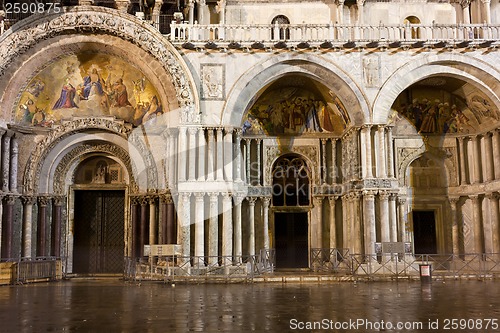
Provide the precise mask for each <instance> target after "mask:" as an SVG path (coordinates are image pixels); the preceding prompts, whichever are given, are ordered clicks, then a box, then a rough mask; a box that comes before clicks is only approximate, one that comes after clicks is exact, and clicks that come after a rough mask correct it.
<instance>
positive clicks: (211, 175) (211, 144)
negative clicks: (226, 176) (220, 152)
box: [207, 128, 215, 181]
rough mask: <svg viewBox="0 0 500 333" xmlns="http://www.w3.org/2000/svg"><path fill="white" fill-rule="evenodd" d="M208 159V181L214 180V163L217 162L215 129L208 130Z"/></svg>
mask: <svg viewBox="0 0 500 333" xmlns="http://www.w3.org/2000/svg"><path fill="white" fill-rule="evenodd" d="M207 132H208V158H207V180H208V181H212V180H214V162H215V155H214V154H215V142H214V129H213V128H208V129H207Z"/></svg>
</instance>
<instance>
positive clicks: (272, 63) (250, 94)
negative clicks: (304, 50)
mask: <svg viewBox="0 0 500 333" xmlns="http://www.w3.org/2000/svg"><path fill="white" fill-rule="evenodd" d="M294 73H295V74H303V75H307V76H309V77H311V78H312V79H315V80H317V81H318V82H320V83H322V84H324V85H325V86H326V87H328V88H329V89H331V90H332V91H335V93H336V94H337V96H339V98H340V99H341V101H342V103H343V104H344V106H345V107H346V109H347V110H348V112H349V115H350V116H351V118H352V119H353V125H355V126H356V125H361V124H363V123H367V122H370V118H371V116H370V110H369V106H368V102H367V98H366V96H365V95H364V93H363V92H362V91H361V89H360V88H359V87H358V86H357V84H356V82H354V80H352V78H350V77H349V75H348V74H347V73H346V72H344V71H343V70H342V69H341V68H339V67H337V66H336V65H335V64H333V63H331V62H328V61H326V60H325V59H322V58H320V57H316V56H313V55H310V54H302V55H297V54H290V53H286V54H281V55H276V56H274V57H271V59H268V60H265V61H263V62H262V63H260V64H258V65H256V66H254V67H253V68H251V69H250V70H249V71H247V72H246V73H245V74H243V75H242V76H241V78H240V80H238V81H237V82H236V84H235V85H234V86H233V88H232V89H231V91H230V92H229V94H228V99H227V101H226V103H225V105H224V108H223V111H222V112H223V113H222V119H221V123H222V124H224V125H231V126H236V127H239V126H240V125H241V120H242V118H243V116H244V114H245V112H246V111H247V110H248V108H249V107H250V106H251V105H252V104H253V103H254V102H255V101H256V100H257V99H258V97H259V92H260V91H261V90H262V88H264V87H265V86H266V85H268V84H270V83H272V82H274V81H275V80H277V79H279V78H280V77H282V76H284V75H287V74H294Z"/></svg>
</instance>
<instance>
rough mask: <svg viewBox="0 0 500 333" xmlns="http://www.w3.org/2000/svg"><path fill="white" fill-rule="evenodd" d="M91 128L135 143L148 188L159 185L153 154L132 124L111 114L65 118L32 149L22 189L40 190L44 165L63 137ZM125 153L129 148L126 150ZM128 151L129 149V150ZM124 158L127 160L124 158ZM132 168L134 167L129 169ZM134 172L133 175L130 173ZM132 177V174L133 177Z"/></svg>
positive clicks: (31, 191) (29, 192)
mask: <svg viewBox="0 0 500 333" xmlns="http://www.w3.org/2000/svg"><path fill="white" fill-rule="evenodd" d="M89 129H99V130H103V131H107V132H112V133H115V134H117V135H119V136H121V137H122V138H124V139H126V140H127V139H128V141H129V142H130V143H131V144H133V145H134V146H135V147H136V148H137V149H138V150H139V151H140V153H141V157H142V158H143V160H144V163H145V165H146V170H147V183H148V188H156V186H157V184H158V173H157V169H156V164H155V163H154V158H153V156H152V154H151V151H150V150H149V148H148V147H147V146H146V145H145V143H144V141H142V140H140V138H139V137H137V136H136V135H132V134H131V133H132V127H131V126H130V125H128V124H125V123H124V122H123V121H116V120H114V119H112V118H95V117H91V118H79V119H78V118H77V119H74V120H72V121H68V122H64V123H63V124H61V125H60V126H58V127H56V128H55V129H54V130H52V131H51V132H50V133H49V134H48V135H47V136H46V137H45V138H44V139H43V140H42V141H40V142H38V143H37V144H36V146H35V149H34V150H33V152H32V153H31V156H30V159H29V161H28V164H27V165H26V169H25V173H24V179H23V192H24V193H25V194H34V193H36V192H37V190H38V184H39V181H40V180H39V177H40V176H43V175H41V169H42V165H43V163H44V161H45V159H46V158H47V156H48V154H49V153H50V151H51V150H52V149H53V148H54V147H55V146H56V145H57V144H58V143H59V142H61V141H62V140H63V139H65V138H67V137H69V136H70V135H72V134H75V133H78V132H82V131H85V130H89ZM125 153H126V152H125ZM126 154H128V153H126ZM122 161H125V160H124V159H123V158H122ZM130 171H131V170H130ZM131 175H134V174H133V173H131ZM131 178H132V177H131Z"/></svg>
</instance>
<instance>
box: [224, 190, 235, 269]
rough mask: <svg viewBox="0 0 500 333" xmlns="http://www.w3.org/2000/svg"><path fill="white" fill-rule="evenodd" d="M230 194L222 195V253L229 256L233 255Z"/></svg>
mask: <svg viewBox="0 0 500 333" xmlns="http://www.w3.org/2000/svg"><path fill="white" fill-rule="evenodd" d="M231 201H232V200H231V195H230V194H227V193H225V194H223V196H222V214H223V215H222V255H223V256H224V257H231V256H232V255H233V246H232V245H233V218H232V217H233V211H232V202H231ZM226 259H227V258H226Z"/></svg>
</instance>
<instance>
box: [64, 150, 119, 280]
mask: <svg viewBox="0 0 500 333" xmlns="http://www.w3.org/2000/svg"><path fill="white" fill-rule="evenodd" d="M73 197H74V201H73V203H74V228H73V242H74V243H73V246H74V248H73V273H77V274H102V273H122V272H123V257H124V251H125V241H124V230H125V186H124V172H123V170H122V168H121V166H120V164H118V163H117V162H116V161H114V160H112V159H111V158H108V157H103V156H95V157H91V158H89V159H87V160H86V161H84V162H83V163H82V164H80V165H79V166H78V168H77V169H76V172H75V185H73Z"/></svg>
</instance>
